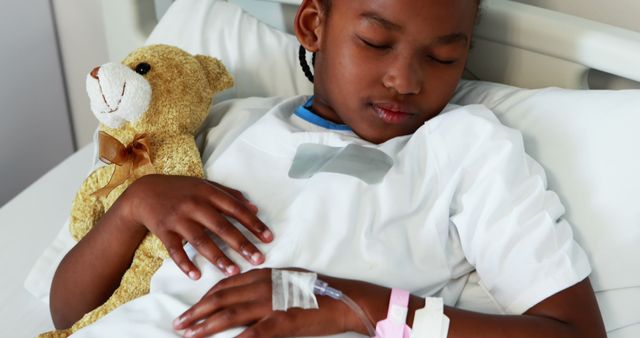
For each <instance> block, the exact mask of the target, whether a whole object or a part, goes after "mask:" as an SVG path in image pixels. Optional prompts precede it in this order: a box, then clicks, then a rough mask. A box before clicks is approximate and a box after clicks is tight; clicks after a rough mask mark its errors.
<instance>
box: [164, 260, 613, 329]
mask: <svg viewBox="0 0 640 338" xmlns="http://www.w3.org/2000/svg"><path fill="white" fill-rule="evenodd" d="M319 278H320V279H322V280H324V281H326V282H328V283H329V285H331V286H332V287H335V288H336V289H339V290H341V291H342V292H344V293H345V294H346V295H348V296H349V297H351V298H352V299H353V300H354V301H356V303H358V304H359V305H360V306H361V307H362V308H363V309H364V311H365V312H366V313H367V314H368V315H369V317H370V318H371V319H372V320H373V321H376V322H377V321H380V320H383V319H384V318H385V317H386V315H387V309H388V304H389V296H390V294H391V290H389V289H387V288H385V287H382V286H378V285H374V284H371V283H365V282H361V281H355V280H346V279H339V278H332V277H327V276H320V277H319ZM271 292H272V289H271V271H270V269H260V270H252V271H249V272H246V273H243V274H241V275H238V276H233V277H230V278H227V279H224V280H222V281H220V282H219V283H218V284H216V285H215V286H214V287H213V288H212V289H211V290H210V291H209V292H208V293H207V294H206V295H205V296H204V297H203V298H202V299H201V300H200V301H199V302H198V303H196V304H195V305H194V306H192V307H191V308H190V309H189V310H187V311H186V312H185V313H184V314H182V315H181V316H180V317H178V318H177V319H176V321H175V322H174V326H175V329H187V331H186V332H185V336H186V337H199V338H201V337H207V336H209V335H211V334H214V333H218V332H221V331H224V330H227V329H229V328H233V327H238V326H243V325H248V326H249V327H248V328H247V329H246V330H245V331H244V332H243V333H242V334H241V335H240V336H239V337H241V338H247V337H288V336H310V335H311V336H317V335H329V334H337V333H341V332H346V331H355V332H359V333H362V334H365V335H366V334H367V331H366V328H365V326H364V324H363V323H362V322H361V321H360V319H359V318H358V317H357V316H356V315H355V314H354V313H353V311H351V310H350V309H349V308H348V307H347V306H346V305H344V304H342V303H341V302H339V301H335V300H332V299H330V298H328V297H318V304H319V309H317V310H301V309H295V308H294V309H289V310H287V311H286V312H283V311H273V310H272V304H271V301H272V300H271ZM424 306H425V300H424V299H422V298H420V297H417V296H411V298H410V301H409V311H408V318H407V324H408V325H409V326H412V325H413V317H414V315H415V311H416V310H418V309H420V308H422V307H424ZM427 306H428V305H427ZM445 314H446V315H447V316H448V317H449V319H450V320H451V323H450V326H449V333H448V336H447V337H448V338H458V337H464V338H484V337H491V338H501V337H504V338H529V337H532V338H533V337H554V338H556V337H557V338H592V337H593V338H601V337H606V333H605V330H604V324H603V323H602V318H601V316H600V311H599V309H598V305H597V303H596V300H595V297H594V294H593V290H592V288H591V284H590V283H589V280H588V279H585V280H584V281H582V282H580V283H578V284H576V285H574V286H571V287H569V288H567V289H565V290H564V291H561V292H559V293H557V294H555V295H553V296H551V297H549V298H547V299H545V300H544V301H542V302H540V303H539V304H537V305H535V306H534V307H533V308H531V309H529V310H528V311H527V312H526V313H525V314H523V315H510V316H506V315H488V314H481V313H476V312H471V311H465V310H460V309H456V308H451V307H447V308H445Z"/></svg>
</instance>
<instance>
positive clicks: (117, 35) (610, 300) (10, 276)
mask: <svg viewBox="0 0 640 338" xmlns="http://www.w3.org/2000/svg"><path fill="white" fill-rule="evenodd" d="M181 1H183V0H178V3H180V2H181ZM202 1H203V2H204V0H202ZM229 2H233V3H236V4H237V5H239V6H241V7H243V8H244V9H245V10H246V11H247V12H248V13H251V14H252V15H253V16H255V17H256V18H258V20H261V21H263V22H266V23H268V25H269V26H268V28H266V27H267V26H265V27H263V30H264V29H273V30H278V31H282V32H291V24H290V23H291V21H292V15H293V14H294V13H295V8H296V5H297V4H299V1H298V0H235V1H231V0H230V1H229ZM104 3H105V4H104V5H105V12H106V13H108V14H109V16H107V17H106V31H107V34H108V36H107V39H108V45H109V48H110V56H111V57H112V58H114V59H120V58H122V57H123V56H124V54H125V53H126V52H127V51H130V50H133V49H134V48H136V47H138V46H140V45H142V44H144V43H145V40H146V39H147V38H148V36H149V33H150V31H151V30H152V29H153V27H155V26H156V23H157V18H156V16H155V15H149V8H150V7H149V6H152V7H153V5H150V3H151V2H150V1H147V0H136V1H129V0H123V1H105V2H104ZM156 4H157V3H156ZM169 11H171V9H170V10H169ZM161 14H162V13H161ZM171 20H172V18H170V17H165V18H162V19H161V22H160V25H164V26H163V27H161V28H158V30H159V31H160V32H159V31H154V33H153V34H155V36H152V41H167V42H171V41H173V40H171V39H178V38H180V36H179V35H172V36H171V37H170V38H167V39H168V40H163V37H162V36H160V35H162V32H168V31H170V30H173V31H179V30H180V29H178V28H179V27H171V26H170V24H172V23H173V22H172V21H171ZM116 21H117V22H116ZM177 22H178V23H179V20H178V21H177ZM173 28H175V29H173ZM169 35H171V34H169ZM123 36H126V39H125V38H123ZM173 42H176V43H179V42H180V41H173ZM474 43H475V45H474V48H473V51H472V55H471V57H470V60H469V64H468V67H467V68H468V72H467V74H466V75H465V77H466V78H468V79H472V80H484V81H491V82H496V83H501V84H503V85H494V84H492V83H486V82H476V81H467V82H465V83H463V84H462V85H461V86H460V89H459V92H458V94H456V97H455V99H454V100H457V102H458V103H461V104H464V103H471V102H474V100H478V99H479V100H484V101H483V102H485V103H486V104H487V105H488V106H490V107H491V108H492V109H494V110H496V111H502V112H503V113H504V114H502V115H501V114H498V115H499V116H504V118H505V121H506V122H505V121H503V122H505V123H506V124H509V123H511V124H512V125H513V126H514V127H516V128H518V127H522V128H523V129H526V128H530V129H526V130H525V131H523V134H524V137H525V141H526V142H525V143H526V145H527V146H528V151H529V150H531V152H532V153H533V154H532V155H533V156H534V157H536V155H539V156H538V157H536V159H538V160H539V161H540V162H541V163H542V164H543V166H544V167H545V168H546V169H547V170H548V171H549V181H550V185H551V187H552V188H553V189H554V190H557V191H558V192H559V194H560V195H561V197H564V198H569V197H571V196H572V195H571V194H572V189H573V190H577V191H578V193H581V194H586V193H588V192H589V191H587V189H586V188H584V189H583V190H580V189H578V188H577V187H582V186H584V185H585V184H586V183H585V182H587V183H589V182H605V183H604V184H603V185H602V186H598V187H596V188H593V189H592V190H591V191H590V192H606V193H609V194H613V193H616V194H617V192H615V191H614V192H611V190H607V189H613V188H611V187H610V186H611V185H613V186H615V187H617V188H616V189H623V190H624V189H626V190H624V191H623V192H625V193H626V194H627V195H625V196H632V195H633V192H634V191H635V192H636V193H637V191H638V190H636V188H640V184H639V181H638V178H637V177H635V176H637V173H638V172H640V163H639V162H638V161H639V160H638V159H637V158H638V156H637V152H633V153H629V154H627V155H628V157H629V159H628V161H626V159H617V158H616V159H613V160H612V161H618V160H619V162H615V165H617V166H619V168H618V169H619V170H616V171H615V173H617V175H611V171H607V168H606V166H602V167H600V165H601V164H600V163H599V162H597V161H596V162H588V161H586V162H585V161H582V162H580V161H577V160H576V163H574V164H575V165H589V164H592V165H591V166H590V168H593V171H592V172H590V173H591V174H593V173H595V174H594V175H597V174H598V173H600V174H602V175H603V176H606V177H596V176H589V177H586V178H585V179H584V180H582V181H578V182H574V178H575V177H574V176H575V175H576V173H575V170H574V169H575V168H574V169H572V168H571V167H567V165H565V164H564V163H563V164H562V165H561V166H557V162H558V161H560V160H563V159H559V158H562V157H563V156H565V155H566V153H565V155H563V153H561V152H555V153H554V152H553V151H556V150H553V151H551V152H546V153H545V150H544V147H548V146H549V142H554V141H553V140H552V139H551V140H550V139H547V138H546V137H545V138H537V137H536V135H535V130H544V131H545V132H546V130H547V129H550V128H551V129H553V127H554V126H556V127H557V125H558V124H559V122H560V121H563V120H562V119H561V118H560V117H558V118H559V120H554V119H551V124H550V125H546V124H544V123H542V122H544V121H542V122H540V121H538V122H540V123H538V124H533V125H532V124H531V123H528V122H527V121H529V122H530V121H531V118H532V117H531V116H530V115H527V116H525V118H524V120H525V121H524V122H523V121H522V119H521V117H522V116H515V117H514V116H513V115H509V113H510V112H511V111H512V110H518V109H520V111H521V110H522V109H524V110H526V109H528V108H529V107H530V106H531V105H532V103H531V102H534V100H536V99H539V98H541V97H551V98H556V99H557V100H558V102H560V103H558V104H564V106H562V107H567V104H568V103H567V102H566V101H572V102H573V101H582V99H584V100H586V101H585V102H592V101H593V102H595V103H598V102H601V101H602V100H604V99H611V98H613V99H615V100H617V102H616V104H615V105H608V106H603V107H605V108H606V109H607V110H609V111H602V112H601V114H602V115H601V116H608V117H607V119H606V120H603V123H599V122H598V120H594V119H595V118H594V117H593V116H592V115H587V114H586V113H585V114H584V116H585V119H587V118H589V119H591V120H589V121H591V122H592V124H591V125H579V126H577V127H576V128H589V126H597V125H602V126H604V127H603V128H605V127H606V126H609V127H611V128H613V127H616V128H618V127H620V128H626V129H625V130H610V131H608V133H609V134H606V135H610V136H611V137H610V138H607V137H602V138H599V139H598V141H597V142H605V143H606V142H609V140H615V141H616V142H618V143H616V144H613V145H612V147H613V148H612V149H611V151H609V150H606V149H605V150H602V149H600V148H598V146H597V144H596V143H594V142H595V141H594V142H591V143H589V144H588V145H585V147H584V148H581V147H579V145H578V148H571V149H574V150H575V149H580V154H578V155H576V158H578V156H582V157H580V159H585V158H588V156H587V155H588V154H589V152H590V151H591V149H594V151H596V150H598V151H601V152H600V153H598V154H609V153H616V151H618V152H619V151H623V150H624V151H626V150H628V149H633V144H634V143H633V142H635V140H638V138H637V136H634V134H635V131H634V130H633V128H640V124H635V125H634V124H633V123H634V122H636V121H637V122H640V118H639V117H640V99H638V96H640V91H621V92H603V93H600V94H598V93H595V92H594V93H593V94H591V92H584V91H571V90H564V89H559V88H567V89H588V88H598V89H599V88H640V84H639V83H640V61H639V60H640V33H638V32H632V31H628V30H624V29H621V28H618V27H613V26H609V25H605V24H601V23H596V22H593V21H589V20H585V19H582V18H577V17H572V16H570V15H566V14H562V13H558V12H553V11H549V10H545V9H540V8H537V7H532V6H529V5H524V4H520V3H515V2H512V1H507V0H485V1H484V5H483V10H482V15H481V21H480V23H479V26H478V27H477V31H476V36H475V42H474ZM187 47H189V46H187ZM191 47H193V46H191ZM194 48H195V47H194ZM216 56H218V55H216ZM290 57H291V59H293V60H295V55H291V56H290ZM267 58H268V55H267ZM223 60H224V58H223ZM231 63H233V62H231ZM232 66H233V67H237V69H234V70H233V72H234V75H236V76H239V77H242V74H241V72H242V71H243V70H242V69H240V68H241V67H242V65H241V64H238V63H234V64H233V65H232ZM258 66H259V65H258ZM291 71H292V72H296V71H297V67H296V70H291ZM294 76H300V77H302V75H301V74H298V75H294ZM505 85H508V86H505ZM296 86H297V87H296ZM509 86H515V87H509ZM549 86H553V87H554V88H551V89H543V90H520V89H518V88H516V87H521V88H532V89H534V88H545V87H549ZM276 87H277V86H276ZM558 87H559V88H558ZM293 88H294V89H296V90H299V85H297V84H294V86H293ZM260 89H261V88H258V89H256V88H252V89H251V90H247V91H246V92H240V91H236V92H234V93H232V94H228V95H227V96H225V95H223V96H222V98H220V99H224V98H225V97H230V96H234V95H235V96H242V95H245V94H247V93H248V94H274V93H273V92H271V91H269V90H272V89H264V88H262V89H264V90H263V91H262V92H261V91H260ZM275 94H291V93H290V92H287V91H286V90H285V92H284V93H275ZM545 95H546V96H545ZM590 95H596V97H595V98H593V97H592V96H590ZM518 100H524V101H526V102H525V103H524V104H523V103H522V101H518ZM527 100H529V101H527ZM589 100H592V101H589ZM636 103H637V104H638V105H635V104H636ZM589 105H590V104H585V103H583V105H582V106H581V107H582V108H581V109H587V108H589V107H588V106H589ZM542 106H544V102H543V103H542ZM633 107H637V110H638V111H636V113H637V114H633V113H634V111H633V110H634V109H635V108H633ZM615 109H626V110H625V111H624V112H615V111H612V110H615ZM557 110H562V109H560V108H558V109H557ZM525 113H526V112H525ZM545 113H546V114H547V115H548V113H549V112H548V111H547V112H545ZM523 114H524V113H523ZM547 115H545V116H547ZM636 115H638V116H636ZM575 116H580V115H572V116H569V117H567V118H573V117H575ZM598 118H599V117H598ZM527 123H528V124H527ZM612 123H613V124H612ZM536 126H537V128H538V129H536ZM591 131H592V130H586V131H585V132H586V133H590V132H591ZM593 131H595V130H593ZM603 132H604V131H603ZM570 133H572V131H569V132H568V131H567V130H564V131H562V132H561V133H560V134H562V135H565V134H570ZM594 134H597V133H594ZM601 134H602V133H601ZM621 134H622V135H624V137H625V138H624V139H622V140H621V139H619V138H616V137H620V135H621ZM598 135H600V134H598ZM602 135H605V134H602ZM606 135H605V136H606ZM556 136H557V135H556ZM558 140H560V141H562V139H558ZM573 140H579V138H575V139H573ZM560 141H559V142H560ZM591 141H593V140H591ZM545 142H547V143H545ZM545 144H546V145H545ZM594 144H596V145H595V146H594V147H593V148H590V146H593V145H594ZM635 145H640V142H638V143H635ZM569 146H570V145H566V144H558V147H560V148H562V147H564V148H566V147H569ZM574 146H575V145H574ZM550 147H551V148H552V147H553V144H551V146H550ZM621 148H624V149H623V150H621ZM558 151H559V150H558ZM572 152H573V150H572ZM585 153H586V154H587V155H584V154H585ZM598 156H600V155H598ZM565 157H566V156H565ZM94 158H95V155H94V145H93V144H91V145H89V146H86V147H84V148H82V149H80V150H79V151H78V152H76V153H75V154H73V155H72V156H70V157H69V158H68V159H66V160H65V161H63V162H62V163H61V164H59V165H58V166H57V167H55V168H54V169H52V170H51V171H50V172H49V173H47V174H46V175H44V176H43V177H41V178H40V179H39V180H37V181H36V182H34V183H33V184H32V185H31V186H30V187H28V188H27V189H26V190H25V191H23V192H22V193H21V194H19V195H18V196H17V197H15V198H14V199H13V200H11V201H10V202H9V203H7V204H6V205H5V206H4V207H2V208H1V209H0V229H1V230H2V232H3V234H2V236H0V268H1V269H2V270H1V271H0V276H1V277H0V281H1V282H0V283H1V284H0V286H1V287H0V336H1V337H32V336H35V335H36V334H38V333H40V332H43V331H47V330H50V329H52V323H51V319H50V316H49V311H48V305H47V304H46V303H45V302H43V301H41V300H39V299H38V298H37V297H36V296H34V295H32V294H31V293H29V292H28V291H27V290H26V289H25V288H24V286H23V284H24V282H25V279H26V278H27V275H28V274H29V271H30V270H31V269H32V267H33V266H34V264H35V263H36V262H37V263H38V264H39V265H40V266H41V267H42V266H55V262H54V261H47V259H49V260H54V259H55V257H53V256H51V257H41V255H42V253H43V252H44V251H45V249H47V250H49V251H51V250H53V251H55V250H54V249H55V248H53V249H52V247H51V245H52V243H53V245H63V246H64V245H69V243H68V242H66V243H65V242H64V241H62V242H61V241H59V240H58V241H57V242H56V241H54V239H56V238H58V239H60V238H61V236H60V235H59V232H60V231H61V226H62V225H63V224H64V222H65V219H66V218H67V217H68V214H69V209H70V205H71V200H72V198H73V196H74V194H75V191H76V190H77V189H78V187H79V185H80V183H81V182H82V180H83V179H84V177H85V175H86V174H88V172H89V171H90V169H91V167H92V166H93V165H94V163H93V162H94ZM634 158H635V159H634ZM596 160H597V159H596ZM554 161H555V162H554ZM594 163H595V164H594ZM611 165H614V163H611ZM599 169H602V170H600V171H598V170H599ZM572 170H573V171H572ZM634 173H635V174H636V175H635V176H634ZM607 175H609V176H607ZM614 176H617V177H614ZM563 177H566V178H565V179H563ZM621 177H622V178H624V180H621ZM4 179H6V178H4ZM566 181H570V182H569V183H565V182H566ZM607 182H612V183H611V184H608V183H607ZM621 182H622V183H621ZM615 187H614V188H615ZM625 196H619V195H610V196H591V198H592V200H593V203H592V204H590V206H592V207H593V208H596V209H597V208H599V207H601V206H602V208H607V210H614V211H615V210H616V209H615V208H616V207H617V208H619V209H617V210H619V211H620V212H622V213H624V212H628V210H627V209H628V208H627V207H626V206H627V205H631V207H630V208H634V210H635V209H638V207H637V204H636V205H635V206H634V204H635V203H632V204H629V203H630V201H629V200H627V199H626V198H625ZM605 200H607V201H610V202H611V201H616V202H615V203H606V202H604V201H605ZM567 203H568V205H569V206H568V213H567V217H568V218H569V219H570V221H571V222H572V223H574V224H576V227H578V231H577V234H578V235H577V238H578V240H584V241H586V242H588V243H587V244H589V245H591V244H593V243H596V244H595V245H591V246H589V247H588V250H587V251H589V253H590V254H591V255H592V259H594V260H595V261H596V263H597V264H601V263H602V264H603V266H605V267H606V269H605V270H606V271H601V270H598V271H599V275H597V276H595V277H596V281H595V285H596V291H597V295H598V301H599V302H600V306H601V309H602V310H603V316H604V317H605V322H606V325H607V330H608V332H609V336H610V337H640V308H639V307H638V304H640V276H638V274H639V273H640V272H639V270H640V269H638V267H639V266H640V264H638V263H640V255H637V253H638V251H634V250H635V249H626V248H622V249H621V250H623V251H622V252H623V253H624V254H626V256H629V255H631V257H622V256H624V255H618V257H601V256H602V255H600V252H601V251H598V250H603V249H602V248H599V247H598V245H599V244H598V243H600V242H597V241H596V242H593V243H591V242H589V239H590V238H592V237H590V234H588V233H586V232H588V231H589V229H591V228H589V226H585V225H584V224H585V223H590V222H592V221H593V222H596V221H597V220H590V219H586V220H585V219H583V218H584V217H586V216H581V213H580V210H581V209H580V207H581V206H575V205H573V204H572V201H567ZM582 207H583V206H582ZM581 217H583V218H581ZM634 217H635V218H634ZM638 220H640V216H639V215H637V212H636V213H633V212H632V213H630V216H629V218H625V219H623V223H624V222H626V223H628V224H624V225H622V226H619V227H618V224H619V223H620V222H615V221H613V220H612V223H615V224H613V225H614V226H616V227H617V228H615V229H613V230H612V231H618V229H620V230H619V231H623V233H618V234H616V236H613V237H607V236H606V235H603V234H602V233H599V234H597V236H600V237H601V238H607V239H611V238H614V239H618V240H619V241H620V243H623V244H625V245H626V244H628V243H630V242H635V243H640V221H639V222H636V221H638ZM585 229H586V230H585ZM600 230H601V229H600ZM62 231H64V230H62ZM56 236H57V237H56ZM62 237H64V236H62ZM621 246H624V245H621ZM589 248H593V250H592V251H590V249H589ZM618 249H620V248H618ZM625 250H626V251H625ZM58 251H59V250H58ZM45 256H46V255H45ZM614 256H615V255H614ZM39 257H40V259H39ZM621 257H622V258H624V259H622V262H621V263H620V264H619V265H625V266H623V267H618V266H617V265H616V262H617V261H618V260H619V259H621ZM606 259H610V260H611V262H607V261H606ZM634 262H635V263H636V264H635V265H633V263H634ZM608 263H611V264H610V265H609V264H608ZM623 263H624V264H623ZM629 263H631V264H632V265H629ZM97 267H98V268H99V262H98V264H97ZM607 269H608V270H607ZM620 276H622V277H620ZM32 277H33V276H32ZM471 282H473V281H471ZM471 282H470V284H471ZM476 282H477V281H476ZM29 283H30V288H34V287H36V288H37V287H39V288H40V289H44V288H47V287H48V283H49V280H47V279H45V278H42V279H41V280H38V279H36V280H34V279H33V278H32V279H31V280H30V282H29ZM34 285H35V286H34ZM469 288H470V290H471V289H472V288H473V285H470V286H469ZM470 292H471V291H470ZM39 296H42V295H39ZM462 302H463V303H465V304H461V306H462V305H467V306H468V307H469V308H473V304H472V303H473V302H474V298H473V295H472V294H471V296H470V297H467V298H465V299H464V300H463V301H462Z"/></svg>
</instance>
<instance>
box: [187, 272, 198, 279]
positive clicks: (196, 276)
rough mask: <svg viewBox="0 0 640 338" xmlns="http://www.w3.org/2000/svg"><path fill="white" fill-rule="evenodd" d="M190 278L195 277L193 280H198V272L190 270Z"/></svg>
mask: <svg viewBox="0 0 640 338" xmlns="http://www.w3.org/2000/svg"><path fill="white" fill-rule="evenodd" d="M189 278H191V279H193V280H197V279H198V273H197V272H195V271H193V270H192V271H189Z"/></svg>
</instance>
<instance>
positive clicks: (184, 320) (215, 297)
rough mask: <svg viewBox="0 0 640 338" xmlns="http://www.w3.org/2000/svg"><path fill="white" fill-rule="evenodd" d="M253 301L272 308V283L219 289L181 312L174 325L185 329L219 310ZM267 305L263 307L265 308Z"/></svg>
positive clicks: (256, 305) (256, 304)
mask: <svg viewBox="0 0 640 338" xmlns="http://www.w3.org/2000/svg"><path fill="white" fill-rule="evenodd" d="M250 302H253V303H254V304H253V305H252V306H254V307H260V306H261V305H259V304H258V303H261V304H263V305H265V306H267V305H268V308H269V310H270V309H271V285H270V284H267V283H257V284H247V285H242V286H239V287H234V288H228V289H224V290H220V291H217V292H215V293H212V294H210V295H208V296H206V297H203V298H202V299H201V300H200V301H198V302H197V303H196V304H195V305H193V306H192V307H191V308H189V309H188V310H187V311H185V312H184V313H183V314H181V315H180V316H179V317H178V318H176V319H175V320H174V327H175V328H176V329H177V330H180V329H185V328H188V327H191V326H195V325H194V324H196V323H198V322H199V321H201V320H204V319H206V318H208V317H210V316H212V315H213V314H215V313H217V312H218V311H223V310H224V309H227V308H233V307H235V306H238V305H239V304H248V303H250ZM265 306H262V307H261V309H262V310H264V309H265Z"/></svg>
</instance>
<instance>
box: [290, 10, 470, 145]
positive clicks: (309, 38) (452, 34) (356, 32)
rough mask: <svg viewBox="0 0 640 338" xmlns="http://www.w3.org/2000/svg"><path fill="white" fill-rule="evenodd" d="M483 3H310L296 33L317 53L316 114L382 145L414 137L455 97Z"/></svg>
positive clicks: (303, 13) (297, 23) (314, 106)
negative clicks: (324, 8) (326, 8)
mask: <svg viewBox="0 0 640 338" xmlns="http://www.w3.org/2000/svg"><path fill="white" fill-rule="evenodd" d="M476 1H477V0H333V1H332V2H331V9H330V12H329V13H324V12H323V11H322V9H321V8H316V7H321V5H320V1H319V0H306V1H304V3H303V4H302V7H301V9H300V11H299V12H298V16H297V19H296V34H297V35H298V38H299V40H300V41H301V43H302V44H303V45H304V46H305V48H307V50H310V51H315V52H317V54H316V63H315V67H314V70H315V81H314V87H315V88H314V92H315V99H314V102H313V106H312V109H313V110H314V111H315V112H316V113H317V114H319V115H321V116H323V117H324V118H327V119H329V120H332V121H334V122H337V123H345V124H347V125H349V126H350V127H351V128H352V129H353V131H354V132H355V133H356V134H358V135H359V136H360V137H362V138H363V139H365V140H369V141H371V142H374V143H382V142H384V141H387V140H389V139H391V138H393V137H396V136H400V135H407V134H411V133H413V132H415V131H416V129H418V128H419V127H420V126H421V125H422V124H423V123H424V122H425V121H426V120H428V119H430V118H432V117H434V116H436V115H437V114H438V113H439V112H440V111H441V110H442V109H443V108H444V107H445V106H446V104H447V103H448V101H449V100H450V98H451V97H452V96H453V92H454V90H455V88H456V86H457V84H458V81H459V80H460V77H461V76H462V72H463V70H464V66H465V63H466V60H467V54H468V51H469V45H470V42H471V35H472V32H473V28H474V25H475V17H476V10H477V2H476Z"/></svg>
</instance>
